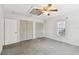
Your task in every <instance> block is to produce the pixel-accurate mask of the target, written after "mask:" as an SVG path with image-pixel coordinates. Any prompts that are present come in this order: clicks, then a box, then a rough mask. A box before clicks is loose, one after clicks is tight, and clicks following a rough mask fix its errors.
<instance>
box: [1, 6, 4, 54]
mask: <svg viewBox="0 0 79 59" xmlns="http://www.w3.org/2000/svg"><path fill="white" fill-rule="evenodd" d="M3 26H4V19H3V10H2V5H0V53H1V51H2V45H3V40H4V27H3Z"/></svg>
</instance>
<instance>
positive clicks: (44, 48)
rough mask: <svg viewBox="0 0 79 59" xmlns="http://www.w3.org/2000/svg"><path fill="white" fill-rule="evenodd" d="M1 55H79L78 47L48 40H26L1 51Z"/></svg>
mask: <svg viewBox="0 0 79 59" xmlns="http://www.w3.org/2000/svg"><path fill="white" fill-rule="evenodd" d="M2 55H79V47H78V46H73V45H69V44H66V43H63V42H59V41H55V40H53V39H48V38H40V39H33V40H28V41H25V42H22V43H20V44H19V45H17V46H15V47H7V48H4V49H3V52H2Z"/></svg>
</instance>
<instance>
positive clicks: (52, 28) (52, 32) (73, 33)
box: [44, 11, 79, 46]
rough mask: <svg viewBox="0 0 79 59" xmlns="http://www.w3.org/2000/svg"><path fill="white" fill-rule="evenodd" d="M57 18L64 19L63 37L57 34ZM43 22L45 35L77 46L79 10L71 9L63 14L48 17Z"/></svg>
mask: <svg viewBox="0 0 79 59" xmlns="http://www.w3.org/2000/svg"><path fill="white" fill-rule="evenodd" d="M66 17H68V19H66ZM59 20H65V21H66V34H65V37H60V36H57V33H56V22H57V21H59ZM44 23H45V36H46V37H48V38H51V39H55V40H58V41H62V42H66V43H69V44H72V45H77V46H79V11H73V12H71V13H67V14H64V15H63V16H61V15H60V16H57V17H54V18H49V19H48V20H46V21H45V22H44Z"/></svg>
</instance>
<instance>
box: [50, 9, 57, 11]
mask: <svg viewBox="0 0 79 59" xmlns="http://www.w3.org/2000/svg"><path fill="white" fill-rule="evenodd" d="M49 11H58V9H54V10H49Z"/></svg>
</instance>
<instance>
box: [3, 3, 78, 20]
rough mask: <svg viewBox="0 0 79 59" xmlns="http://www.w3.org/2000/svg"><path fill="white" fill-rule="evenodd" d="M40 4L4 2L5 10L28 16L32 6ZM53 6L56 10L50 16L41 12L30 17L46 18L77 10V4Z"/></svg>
mask: <svg viewBox="0 0 79 59" xmlns="http://www.w3.org/2000/svg"><path fill="white" fill-rule="evenodd" d="M38 6H41V4H5V5H4V9H5V12H6V13H7V12H15V13H18V14H22V15H26V16H30V14H29V12H30V11H31V9H32V8H34V7H38ZM55 7H56V8H57V9H58V12H52V13H51V15H50V16H47V15H45V14H42V15H40V16H37V15H31V17H36V18H39V19H46V18H48V17H55V16H57V15H62V14H65V13H68V12H71V11H75V10H79V5H78V4H55Z"/></svg>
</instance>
